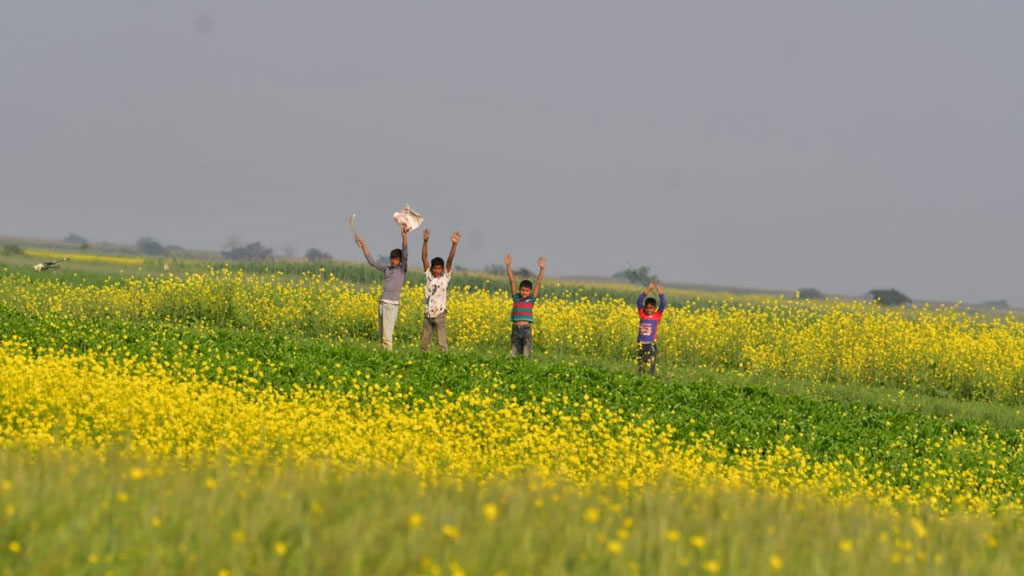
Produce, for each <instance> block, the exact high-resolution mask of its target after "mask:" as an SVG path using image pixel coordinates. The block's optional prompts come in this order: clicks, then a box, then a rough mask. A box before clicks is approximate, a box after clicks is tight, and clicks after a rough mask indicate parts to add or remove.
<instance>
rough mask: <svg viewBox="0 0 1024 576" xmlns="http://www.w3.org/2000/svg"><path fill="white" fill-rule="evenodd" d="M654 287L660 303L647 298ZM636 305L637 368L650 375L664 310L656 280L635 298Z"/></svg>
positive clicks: (656, 351) (662, 295)
mask: <svg viewBox="0 0 1024 576" xmlns="http://www.w3.org/2000/svg"><path fill="white" fill-rule="evenodd" d="M655 288H657V289H658V297H659V298H660V299H661V303H660V304H658V303H657V302H655V301H654V298H647V294H649V293H650V291H651V290H654V289H655ZM645 298H647V299H646V300H645ZM636 307H637V312H638V313H639V314H640V330H639V332H638V333H637V335H636V341H637V370H638V371H639V372H640V373H641V374H643V373H644V372H647V371H650V373H651V376H654V365H655V364H656V363H657V361H658V344H657V342H656V341H657V339H658V322H661V314H662V312H664V311H665V293H664V292H662V291H661V286H658V283H657V282H651V283H650V284H648V285H647V289H646V290H644V291H643V292H642V293H641V294H640V297H639V298H637V300H636Z"/></svg>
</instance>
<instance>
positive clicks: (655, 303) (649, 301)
mask: <svg viewBox="0 0 1024 576" xmlns="http://www.w3.org/2000/svg"><path fill="white" fill-rule="evenodd" d="M648 304H650V305H652V306H657V305H658V301H657V300H655V299H654V298H648V299H647V300H644V306H647V305H648Z"/></svg>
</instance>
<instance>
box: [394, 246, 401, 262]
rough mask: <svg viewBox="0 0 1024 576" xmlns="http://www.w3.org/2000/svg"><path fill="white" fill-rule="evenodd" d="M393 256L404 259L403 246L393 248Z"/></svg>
mask: <svg viewBox="0 0 1024 576" xmlns="http://www.w3.org/2000/svg"><path fill="white" fill-rule="evenodd" d="M391 257H392V258H398V259H399V260H401V259H402V249H401V248H395V249H394V250H392V251H391Z"/></svg>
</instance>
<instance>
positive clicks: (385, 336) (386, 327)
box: [377, 301, 398, 350]
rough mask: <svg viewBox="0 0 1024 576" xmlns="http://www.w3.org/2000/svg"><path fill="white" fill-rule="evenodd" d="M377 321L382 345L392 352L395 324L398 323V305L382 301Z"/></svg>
mask: <svg viewBox="0 0 1024 576" xmlns="http://www.w3.org/2000/svg"><path fill="white" fill-rule="evenodd" d="M377 321H378V326H379V327H380V345H381V346H383V347H384V349H385V350H391V348H392V347H393V346H394V339H395V322H397V321H398V304H397V303H394V302H384V301H381V302H380V308H379V311H378V314H377Z"/></svg>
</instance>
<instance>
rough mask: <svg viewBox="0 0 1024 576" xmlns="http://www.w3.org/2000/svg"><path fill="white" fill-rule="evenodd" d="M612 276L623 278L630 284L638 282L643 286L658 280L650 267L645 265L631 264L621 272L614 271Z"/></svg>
mask: <svg viewBox="0 0 1024 576" xmlns="http://www.w3.org/2000/svg"><path fill="white" fill-rule="evenodd" d="M612 278H625V279H626V280H628V281H629V282H630V283H632V284H639V285H640V286H645V285H647V284H650V283H651V282H658V281H659V280H658V275H657V274H651V269H650V268H649V267H647V266H639V267H636V268H633V267H632V266H631V267H629V268H626V269H625V270H623V271H622V272H616V273H615V274H612Z"/></svg>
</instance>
